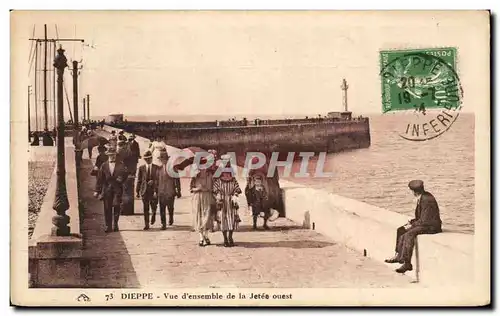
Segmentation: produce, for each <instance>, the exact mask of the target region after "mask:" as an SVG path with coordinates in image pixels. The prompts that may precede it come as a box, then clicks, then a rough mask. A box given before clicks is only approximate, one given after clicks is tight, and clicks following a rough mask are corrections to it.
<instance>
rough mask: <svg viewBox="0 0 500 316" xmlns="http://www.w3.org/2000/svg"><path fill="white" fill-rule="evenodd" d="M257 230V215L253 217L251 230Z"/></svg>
mask: <svg viewBox="0 0 500 316" xmlns="http://www.w3.org/2000/svg"><path fill="white" fill-rule="evenodd" d="M256 229H257V215H254V216H253V230H256Z"/></svg>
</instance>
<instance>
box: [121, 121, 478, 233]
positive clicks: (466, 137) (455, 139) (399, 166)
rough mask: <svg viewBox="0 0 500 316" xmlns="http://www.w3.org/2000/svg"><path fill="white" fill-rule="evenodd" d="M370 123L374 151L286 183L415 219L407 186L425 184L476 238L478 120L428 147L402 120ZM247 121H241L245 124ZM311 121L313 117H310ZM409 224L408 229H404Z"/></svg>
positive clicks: (454, 223) (454, 222) (330, 159)
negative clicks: (404, 129) (401, 127)
mask: <svg viewBox="0 0 500 316" xmlns="http://www.w3.org/2000/svg"><path fill="white" fill-rule="evenodd" d="M367 116H368V117H369V118H370V133H371V146H370V147H369V148H366V149H356V150H350V151H345V152H341V153H335V154H328V155H327V156H326V160H325V163H324V166H323V168H322V170H323V171H324V172H328V173H330V174H331V175H330V176H328V177H314V176H310V177H305V178H299V177H293V174H294V173H295V172H298V171H299V170H300V165H301V162H300V161H296V162H295V163H294V164H293V166H292V172H291V176H288V177H287V176H286V175H284V169H283V168H282V169H281V170H280V174H281V178H283V179H286V180H288V181H292V182H297V183H301V184H304V185H307V186H310V187H313V188H316V189H321V190H324V191H327V192H331V193H334V194H338V195H342V196H345V197H349V198H352V199H356V200H359V201H362V202H365V203H368V204H372V205H375V206H378V207H382V208H385V209H388V210H390V211H393V212H397V213H401V214H405V215H410V216H413V215H414V212H415V201H414V198H413V195H412V194H411V191H410V190H409V189H408V182H409V181H410V180H412V179H421V180H423V181H424V186H425V189H426V190H427V191H429V192H431V193H432V194H433V195H434V196H435V197H436V200H437V202H438V205H439V208H440V212H441V219H442V221H443V228H444V229H446V230H450V231H456V232H462V233H468V234H473V233H474V207H475V202H474V180H475V179H474V173H475V171H474V114H469V113H466V114H461V115H460V116H459V118H458V119H457V120H456V121H455V123H454V124H453V126H452V127H451V128H450V129H449V130H448V131H447V132H445V133H444V134H442V135H441V136H439V137H437V138H435V139H432V140H429V141H423V142H415V141H408V140H404V139H402V138H401V137H399V136H398V133H397V132H395V131H394V126H396V125H398V124H397V123H398V122H397V120H398V119H400V118H399V117H398V116H391V115H372V116H370V115H367ZM242 117H243V116H241V115H240V116H236V117H235V118H236V119H241V118H242ZM246 117H247V119H249V120H252V119H254V118H261V119H271V118H283V117H287V118H299V117H302V118H303V117H304V116H303V115H289V116H286V115H276V116H269V115H268V116H265V115H262V116H255V115H254V116H246ZM309 117H311V116H309ZM231 118H232V117H229V116H214V115H210V116H203V117H202V116H175V117H174V116H158V117H151V116H149V117H140V116H136V117H133V116H132V117H131V116H127V119H128V120H130V121H132V120H138V121H157V120H160V121H164V120H165V121H169V120H174V121H201V120H215V119H218V120H223V119H231ZM317 162H318V158H317V157H315V158H313V159H311V160H310V163H309V164H308V168H307V170H308V171H309V172H310V173H311V174H314V171H315V170H316V167H317ZM402 224H404V223H402Z"/></svg>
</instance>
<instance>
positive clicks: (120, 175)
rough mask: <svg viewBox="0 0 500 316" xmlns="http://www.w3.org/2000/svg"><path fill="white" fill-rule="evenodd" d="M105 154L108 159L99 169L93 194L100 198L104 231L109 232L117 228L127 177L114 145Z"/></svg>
mask: <svg viewBox="0 0 500 316" xmlns="http://www.w3.org/2000/svg"><path fill="white" fill-rule="evenodd" d="M106 154H107V155H108V161H106V162H104V163H103V164H102V165H101V168H100V169H99V173H98V175H97V182H96V187H95V192H94V196H95V197H97V198H99V199H100V200H102V202H103V204H104V219H105V222H106V233H109V232H111V231H112V230H114V231H115V232H117V231H118V230H119V228H118V220H119V218H120V213H121V204H122V195H123V183H124V182H125V179H126V178H127V172H126V170H125V167H124V166H123V164H122V163H120V162H118V161H117V160H116V149H115V148H114V147H110V148H109V149H108V150H107V152H106ZM112 224H114V227H113V225H112Z"/></svg>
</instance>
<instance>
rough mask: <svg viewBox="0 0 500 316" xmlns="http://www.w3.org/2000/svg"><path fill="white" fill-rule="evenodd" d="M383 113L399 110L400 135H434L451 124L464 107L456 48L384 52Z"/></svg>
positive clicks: (413, 137) (411, 137)
mask: <svg viewBox="0 0 500 316" xmlns="http://www.w3.org/2000/svg"><path fill="white" fill-rule="evenodd" d="M380 66H381V72H380V77H381V82H382V113H390V112H393V113H394V112H399V113H398V114H406V115H402V116H401V117H402V120H403V121H404V122H403V123H404V125H403V124H402V125H401V127H400V129H399V130H398V134H399V136H400V137H402V138H404V139H406V140H410V141H426V140H431V139H434V138H436V137H438V136H440V135H442V134H443V133H445V132H446V131H447V130H449V129H450V128H451V126H452V125H453V123H454V122H455V121H456V120H457V118H458V116H459V113H460V110H461V108H462V99H463V91H462V87H461V85H460V80H459V77H458V75H457V72H456V70H455V69H456V49H455V48H451V47H450V48H439V49H418V50H397V51H396V50H394V51H381V52H380Z"/></svg>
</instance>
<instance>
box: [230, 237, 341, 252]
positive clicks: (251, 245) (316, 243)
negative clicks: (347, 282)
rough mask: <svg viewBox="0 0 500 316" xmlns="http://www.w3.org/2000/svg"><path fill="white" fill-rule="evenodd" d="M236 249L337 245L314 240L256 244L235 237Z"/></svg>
mask: <svg viewBox="0 0 500 316" xmlns="http://www.w3.org/2000/svg"><path fill="white" fill-rule="evenodd" d="M234 239H235V241H234V243H235V246H234V247H243V248H295V249H303V248H324V247H329V246H333V245H335V244H334V243H330V242H325V241H314V240H283V241H256V242H243V241H241V242H238V236H237V235H236V234H235V236H234Z"/></svg>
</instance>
